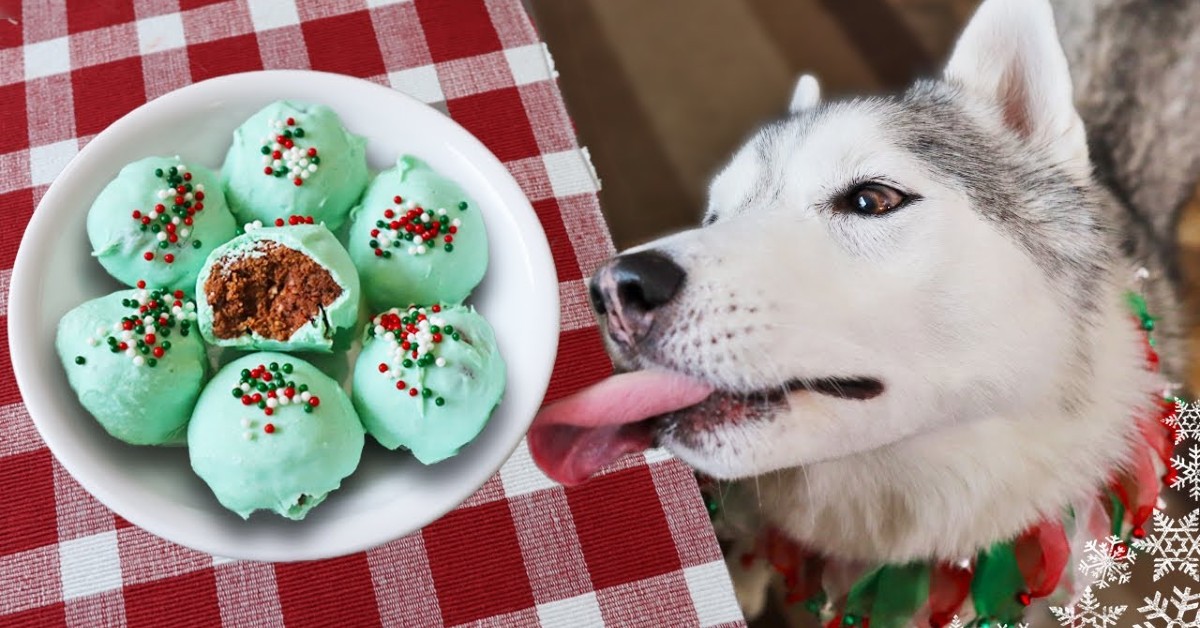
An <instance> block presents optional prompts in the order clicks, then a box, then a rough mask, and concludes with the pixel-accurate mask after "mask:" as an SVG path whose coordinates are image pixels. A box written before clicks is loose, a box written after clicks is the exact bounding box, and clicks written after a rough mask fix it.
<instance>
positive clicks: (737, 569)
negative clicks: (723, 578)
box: [725, 546, 771, 621]
mask: <svg viewBox="0 0 1200 628" xmlns="http://www.w3.org/2000/svg"><path fill="white" fill-rule="evenodd" d="M735 549H736V546H735ZM741 555H742V552H740V551H733V552H730V553H729V554H728V555H727V556H726V557H725V566H726V567H728V568H729V577H730V579H732V580H733V592H734V594H736V595H737V601H738V606H740V607H741V608H742V615H744V616H745V617H746V620H747V621H752V620H753V619H755V618H756V617H758V616H759V615H761V614H762V612H763V609H765V608H766V606H767V591H768V589H769V588H770V584H771V569H770V567H769V566H768V565H767V563H766V562H765V561H761V560H759V561H754V562H753V563H751V564H749V565H748V566H747V565H745V564H743V562H742V559H741Z"/></svg>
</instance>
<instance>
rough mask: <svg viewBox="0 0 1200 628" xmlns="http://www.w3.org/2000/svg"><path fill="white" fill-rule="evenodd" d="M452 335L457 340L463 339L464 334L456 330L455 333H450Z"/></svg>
mask: <svg viewBox="0 0 1200 628" xmlns="http://www.w3.org/2000/svg"><path fill="white" fill-rule="evenodd" d="M450 337H451V338H453V339H455V340H462V336H459V335H458V332H454V333H453V334H450Z"/></svg>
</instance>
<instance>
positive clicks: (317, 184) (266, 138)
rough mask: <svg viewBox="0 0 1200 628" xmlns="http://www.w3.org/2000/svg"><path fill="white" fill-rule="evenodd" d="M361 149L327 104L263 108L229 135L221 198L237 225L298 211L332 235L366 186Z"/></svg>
mask: <svg viewBox="0 0 1200 628" xmlns="http://www.w3.org/2000/svg"><path fill="white" fill-rule="evenodd" d="M366 144H367V141H366V139H364V138H362V137H359V136H357V135H353V134H351V133H349V132H347V131H346V129H345V128H343V127H342V121H341V119H340V118H338V115H337V114H336V113H334V112H333V110H332V109H330V108H329V107H326V106H324V105H313V104H308V103H295V102H287V101H280V102H275V103H271V104H270V105H267V106H266V107H264V108H263V109H262V110H261V111H259V112H258V113H256V114H254V115H253V116H250V119H249V120H246V122H244V123H242V125H241V126H239V127H238V128H237V129H236V130H235V131H234V132H233V145H231V146H230V147H229V152H228V153H227V154H226V155H225V165H224V166H223V167H222V168H221V179H222V183H223V184H224V189H225V198H226V199H227V200H228V201H229V207H230V209H232V210H233V213H234V215H236V216H237V218H238V220H239V222H240V223H247V222H253V221H255V220H261V221H262V222H263V223H264V224H271V223H273V222H274V221H275V219H276V218H284V219H286V218H287V217H288V216H290V215H292V214H300V215H304V216H312V217H313V218H315V219H316V220H317V222H324V223H325V224H326V225H328V226H329V228H330V229H331V230H333V231H337V229H338V227H340V226H341V225H342V223H343V222H345V220H346V214H347V213H349V211H350V208H351V207H353V206H354V203H355V202H356V201H358V197H359V196H361V195H362V191H363V188H364V187H366V185H367V179H368V173H367V156H366Z"/></svg>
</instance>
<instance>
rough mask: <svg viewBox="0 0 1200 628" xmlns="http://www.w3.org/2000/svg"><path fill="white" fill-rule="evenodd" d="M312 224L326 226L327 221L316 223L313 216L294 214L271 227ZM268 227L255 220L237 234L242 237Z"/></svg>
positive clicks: (239, 229) (278, 219) (277, 221)
mask: <svg viewBox="0 0 1200 628" xmlns="http://www.w3.org/2000/svg"><path fill="white" fill-rule="evenodd" d="M311 224H322V225H323V224H325V221H321V222H320V223H316V222H315V220H314V219H313V217H312V216H299V215H296V214H293V215H291V216H288V217H287V219H286V220H285V219H283V218H276V219H275V222H273V223H271V224H270V225H269V226H273V227H294V226H296V225H311ZM266 226H268V225H266V224H264V223H263V221H261V220H255V221H253V222H248V223H246V224H244V225H242V226H241V227H238V229H237V234H238V235H242V234H243V233H252V232H254V231H257V230H259V229H262V228H263V227H266Z"/></svg>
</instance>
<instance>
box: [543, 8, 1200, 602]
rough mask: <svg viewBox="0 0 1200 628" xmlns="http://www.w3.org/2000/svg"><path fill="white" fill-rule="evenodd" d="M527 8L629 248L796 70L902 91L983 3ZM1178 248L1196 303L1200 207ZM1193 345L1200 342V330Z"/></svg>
mask: <svg viewBox="0 0 1200 628" xmlns="http://www.w3.org/2000/svg"><path fill="white" fill-rule="evenodd" d="M526 2H527V4H529V6H530V7H531V9H532V12H533V14H534V17H535V20H536V21H537V23H538V27H539V29H540V31H541V33H542V36H543V37H544V39H545V40H546V41H547V43H548V45H549V47H550V51H551V53H552V54H553V56H554V59H555V62H556V65H557V69H558V71H559V72H560V78H559V81H560V85H561V87H562V90H563V93H564V96H565V98H566V101H567V106H568V109H569V110H570V112H571V115H572V117H573V118H574V120H575V123H576V126H577V130H578V133H579V136H580V138H581V141H582V142H583V144H584V145H586V146H588V148H589V149H590V151H591V156H592V159H593V162H594V164H595V166H596V169H597V171H598V173H599V175H600V178H601V180H602V183H603V189H602V191H601V193H600V200H601V205H602V208H603V210H604V213H605V215H606V217H607V218H608V222H609V225H610V227H611V229H612V232H613V238H614V240H615V242H616V244H617V246H618V247H619V248H626V247H629V246H632V245H635V244H637V243H640V242H644V241H646V240H649V239H652V238H654V237H656V236H659V235H662V234H664V233H667V232H670V231H674V230H677V229H680V228H685V227H690V226H693V225H695V224H696V223H697V222H698V221H699V217H700V215H701V212H702V208H703V203H704V196H705V188H706V184H707V182H708V179H709V177H710V176H711V175H712V174H713V173H714V171H715V170H716V169H717V168H718V167H719V166H720V165H721V163H722V162H723V160H724V159H726V158H727V157H728V155H729V153H730V152H731V151H732V149H733V148H735V147H736V146H737V145H738V144H739V143H740V142H741V141H742V140H743V139H744V137H745V136H746V134H747V133H749V132H750V131H751V130H752V129H754V128H755V127H756V126H757V125H758V124H760V123H761V122H763V121H764V120H767V119H770V118H773V117H776V116H779V115H781V114H782V113H783V112H784V109H785V108H786V104H787V102H788V100H789V97H790V93H791V88H792V85H793V84H794V81H795V79H796V77H797V76H798V75H799V74H800V73H801V72H811V73H813V74H815V75H816V76H817V77H818V78H819V79H820V81H821V85H822V90H823V93H824V94H828V95H834V96H837V95H848V94H863V93H872V92H880V91H888V90H894V89H898V88H900V87H903V86H905V85H907V84H908V83H909V82H910V81H911V80H912V79H913V78H914V77H916V76H920V75H930V74H933V73H935V72H936V71H937V70H938V69H939V67H940V65H941V64H942V63H943V62H944V60H945V58H946V56H947V53H948V51H949V50H950V48H951V46H952V44H953V42H954V39H955V37H957V34H958V32H959V31H960V30H961V28H962V25H963V24H964V23H965V21H966V20H967V18H968V17H969V16H970V14H971V12H972V11H973V9H974V6H975V4H976V2H977V0H526ZM1180 239H1181V243H1182V245H1183V246H1182V248H1183V252H1184V256H1185V268H1186V269H1187V270H1188V271H1189V272H1188V280H1189V283H1188V290H1187V294H1188V296H1189V297H1191V302H1192V303H1193V304H1200V273H1197V272H1196V270H1197V269H1200V203H1197V202H1193V204H1192V206H1191V207H1190V208H1189V211H1188V212H1187V214H1186V216H1185V219H1184V222H1183V225H1182V228H1181V231H1180ZM585 270H590V269H585ZM1191 311H1192V312H1197V311H1200V310H1198V308H1197V307H1193V308H1191ZM1192 337H1193V339H1194V342H1193V346H1195V347H1200V327H1197V328H1195V329H1194V331H1193V333H1192ZM1198 363H1200V361H1197V360H1193V361H1192V365H1193V366H1192V369H1191V373H1190V374H1189V382H1190V383H1191V388H1192V389H1193V390H1200V368H1196V365H1197V364H1198ZM1167 590H1169V589H1167ZM1132 593H1134V592H1133V591H1131V590H1130V591H1129V592H1128V593H1127V595H1132ZM1135 597H1136V596H1135ZM1139 601H1140V598H1138V599H1131V600H1125V601H1123V602H1122V603H1131V604H1135V603H1137V602H1139ZM1106 603H1116V600H1115V599H1114V600H1113V601H1109V602H1106ZM1133 608H1136V606H1134V607H1132V608H1131V611H1132V609H1133ZM1132 623H1133V622H1130V624H1129V625H1132ZM778 624H779V622H773V623H771V624H764V625H778Z"/></svg>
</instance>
